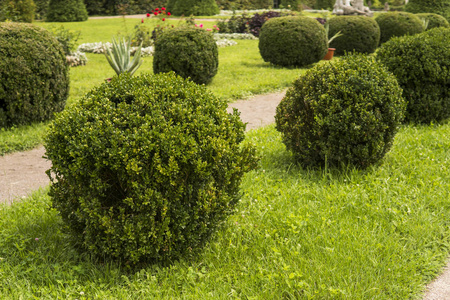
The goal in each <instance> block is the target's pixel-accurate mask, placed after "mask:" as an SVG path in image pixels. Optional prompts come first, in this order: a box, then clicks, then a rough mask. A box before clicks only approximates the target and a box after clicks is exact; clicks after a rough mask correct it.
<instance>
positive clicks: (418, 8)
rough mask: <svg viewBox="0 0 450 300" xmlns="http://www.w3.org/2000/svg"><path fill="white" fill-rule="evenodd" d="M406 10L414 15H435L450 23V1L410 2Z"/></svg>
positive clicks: (422, 0)
mask: <svg viewBox="0 0 450 300" xmlns="http://www.w3.org/2000/svg"><path fill="white" fill-rule="evenodd" d="M405 10H406V11H408V12H412V13H435V14H439V15H441V16H443V17H444V18H446V19H447V20H449V21H450V0H409V1H408V4H406V6H405Z"/></svg>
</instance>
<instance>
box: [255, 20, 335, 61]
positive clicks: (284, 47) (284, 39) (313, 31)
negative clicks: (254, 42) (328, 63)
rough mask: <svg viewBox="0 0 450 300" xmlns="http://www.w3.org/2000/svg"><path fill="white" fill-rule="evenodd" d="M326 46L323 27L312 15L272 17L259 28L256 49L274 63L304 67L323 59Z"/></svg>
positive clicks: (265, 58) (264, 57) (326, 41)
mask: <svg viewBox="0 0 450 300" xmlns="http://www.w3.org/2000/svg"><path fill="white" fill-rule="evenodd" d="M327 49H328V40H327V35H326V32H325V29H324V27H323V26H322V25H321V24H320V23H319V22H317V21H316V20H315V19H312V18H308V17H280V18H274V19H270V20H268V21H267V22H265V23H264V25H263V27H262V28H261V32H260V36H259V52H260V53H261V56H262V58H263V59H264V61H266V62H271V63H273V64H275V65H280V66H299V67H301V66H306V65H309V64H312V63H315V62H318V61H319V60H321V59H323V57H324V56H325V54H326V53H327Z"/></svg>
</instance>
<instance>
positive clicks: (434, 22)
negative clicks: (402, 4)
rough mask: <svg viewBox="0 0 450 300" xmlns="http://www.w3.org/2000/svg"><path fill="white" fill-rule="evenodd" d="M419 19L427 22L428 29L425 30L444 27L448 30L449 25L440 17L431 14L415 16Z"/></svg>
mask: <svg viewBox="0 0 450 300" xmlns="http://www.w3.org/2000/svg"><path fill="white" fill-rule="evenodd" d="M416 16H418V17H419V18H421V19H425V20H427V21H428V27H427V29H426V30H430V29H433V28H437V27H445V28H449V27H450V24H449V23H448V21H447V20H446V19H445V18H444V17H443V16H441V15H438V14H433V13H421V14H416Z"/></svg>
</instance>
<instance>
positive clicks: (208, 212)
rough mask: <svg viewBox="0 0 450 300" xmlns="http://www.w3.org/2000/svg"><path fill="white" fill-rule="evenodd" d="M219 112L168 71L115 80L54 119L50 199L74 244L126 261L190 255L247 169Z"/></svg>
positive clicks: (231, 123) (224, 211) (220, 107)
mask: <svg viewBox="0 0 450 300" xmlns="http://www.w3.org/2000/svg"><path fill="white" fill-rule="evenodd" d="M226 107H227V104H226V102H225V101H222V100H219V99H218V98H216V97H214V96H213V95H212V94H211V93H210V92H208V91H207V90H206V88H205V87H204V86H199V85H196V84H195V83H193V82H190V81H188V80H185V79H182V78H181V77H179V76H175V75H174V74H173V73H170V74H160V75H142V76H138V77H130V76H129V75H128V74H123V75H121V76H118V77H114V78H113V79H112V81H111V82H110V83H104V84H103V85H101V86H100V87H98V88H96V89H94V90H92V91H91V92H90V93H88V94H87V95H86V97H84V98H83V99H81V100H80V102H79V103H77V104H76V105H73V106H71V107H69V108H68V109H66V110H65V111H64V112H63V113H61V114H60V115H59V116H58V117H57V118H56V119H55V121H54V122H53V124H51V125H50V127H49V134H48V136H47V137H46V150H47V151H46V155H47V156H48V157H49V159H50V160H51V161H52V168H51V172H49V174H50V175H51V177H52V181H53V184H52V185H51V191H50V195H51V197H52V198H53V205H54V207H55V208H56V209H57V210H59V211H60V213H61V216H62V218H63V221H64V222H65V223H66V224H67V225H69V227H70V230H71V233H72V234H73V236H74V237H75V238H76V240H78V241H79V242H80V243H81V244H82V246H83V247H84V248H85V249H86V250H87V251H89V252H90V253H93V254H95V255H97V256H99V257H104V256H108V257H112V258H115V259H122V261H124V262H126V261H129V262H132V263H137V262H140V261H164V262H170V260H172V259H177V258H180V257H182V256H185V255H190V254H192V253H193V252H195V251H197V250H198V249H199V248H200V247H201V246H202V245H203V244H204V243H205V241H206V240H207V239H208V238H209V236H210V235H211V234H212V233H213V232H214V231H215V230H216V228H217V226H218V225H219V224H220V223H221V222H222V221H223V220H224V219H225V217H226V216H227V215H228V214H229V213H231V212H232V211H233V208H234V206H235V205H236V203H237V201H238V200H239V198H240V194H239V184H240V181H241V177H242V176H243V174H244V173H246V172H247V171H249V170H251V169H253V168H254V167H255V166H256V158H255V156H254V149H253V147H252V146H250V145H246V146H241V145H240V143H241V142H242V141H243V139H244V128H245V125H244V124H243V123H242V121H241V120H240V118H239V114H238V113H237V112H236V111H235V112H234V113H233V114H228V113H227V112H226ZM53 176H54V177H53Z"/></svg>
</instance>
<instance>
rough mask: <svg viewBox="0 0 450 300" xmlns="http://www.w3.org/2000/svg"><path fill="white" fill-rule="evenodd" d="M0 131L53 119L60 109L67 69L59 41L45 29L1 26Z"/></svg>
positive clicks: (66, 89)
mask: <svg viewBox="0 0 450 300" xmlns="http://www.w3.org/2000/svg"><path fill="white" fill-rule="evenodd" d="M0 57H1V59H0V78H1V80H0V128H2V127H9V126H11V125H21V124H29V123H32V122H40V121H44V120H48V119H50V118H52V116H53V114H54V113H55V112H59V111H61V110H63V108H64V106H65V103H66V99H67V97H68V93H69V70H68V66H67V64H66V57H65V55H64V51H63V49H62V47H61V45H60V44H59V42H58V41H57V40H56V39H55V38H54V37H53V35H52V34H51V33H50V32H48V31H47V30H45V29H43V28H40V27H38V26H34V25H31V24H24V23H1V24H0Z"/></svg>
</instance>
